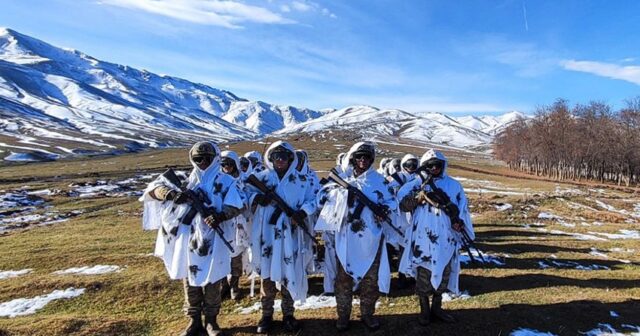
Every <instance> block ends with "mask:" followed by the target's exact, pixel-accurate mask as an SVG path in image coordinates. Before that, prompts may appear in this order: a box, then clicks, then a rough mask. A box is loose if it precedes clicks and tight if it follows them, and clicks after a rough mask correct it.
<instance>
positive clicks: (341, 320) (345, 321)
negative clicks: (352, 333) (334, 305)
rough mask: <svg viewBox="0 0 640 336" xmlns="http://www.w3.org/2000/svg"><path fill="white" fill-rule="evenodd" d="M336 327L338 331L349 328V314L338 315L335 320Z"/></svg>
mask: <svg viewBox="0 0 640 336" xmlns="http://www.w3.org/2000/svg"><path fill="white" fill-rule="evenodd" d="M336 329H338V332H343V331H347V330H349V315H347V316H338V320H337V321H336Z"/></svg>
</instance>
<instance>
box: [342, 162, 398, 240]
mask: <svg viewBox="0 0 640 336" xmlns="http://www.w3.org/2000/svg"><path fill="white" fill-rule="evenodd" d="M329 179H330V180H333V181H334V182H335V183H337V184H338V185H339V186H341V187H343V188H345V189H347V190H348V191H349V192H351V193H353V195H355V196H356V198H357V199H358V200H359V201H360V202H362V204H364V205H365V206H366V207H368V208H369V209H370V210H371V211H372V212H373V213H374V214H375V215H376V216H377V217H380V218H382V219H383V220H384V222H385V223H387V225H389V226H390V227H391V228H392V229H393V230H394V231H395V232H397V233H398V234H399V235H400V237H402V238H404V233H403V232H402V231H401V230H400V229H398V228H397V227H396V226H395V225H393V223H392V222H391V218H389V213H388V212H387V210H385V208H384V207H383V206H381V205H379V204H378V203H376V202H374V201H372V200H370V199H369V197H367V195H365V194H364V193H363V192H362V191H361V190H360V189H358V188H356V187H354V186H352V185H351V184H349V182H347V181H345V180H344V179H342V177H340V174H339V173H338V171H337V170H336V169H335V168H331V171H329Z"/></svg>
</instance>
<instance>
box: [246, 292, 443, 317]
mask: <svg viewBox="0 0 640 336" xmlns="http://www.w3.org/2000/svg"><path fill="white" fill-rule="evenodd" d="M443 301H444V297H443ZM281 303H282V300H280V299H278V300H275V301H274V304H273V308H274V309H275V311H280V310H281V308H280V304H281ZM352 304H353V305H354V306H355V305H360V300H359V299H353V302H352ZM293 305H294V307H295V308H296V310H308V309H322V308H335V307H336V306H337V303H336V297H335V296H324V295H318V296H316V295H312V296H309V297H307V298H306V299H305V301H304V302H302V301H296V302H294V304H293ZM379 305H380V302H379V301H378V302H376V307H378V306H379ZM260 308H261V304H260V302H256V303H254V304H253V305H251V306H249V307H244V308H243V307H238V308H237V309H236V310H235V312H236V313H238V314H242V315H246V314H251V313H254V312H257V311H259V310H260Z"/></svg>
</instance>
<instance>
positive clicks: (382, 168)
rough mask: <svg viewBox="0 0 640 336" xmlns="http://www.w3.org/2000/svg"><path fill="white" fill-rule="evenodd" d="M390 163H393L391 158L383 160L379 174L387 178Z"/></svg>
mask: <svg viewBox="0 0 640 336" xmlns="http://www.w3.org/2000/svg"><path fill="white" fill-rule="evenodd" d="M389 162H391V158H388V157H386V158H383V159H382V160H380V166H379V167H378V173H380V174H381V175H382V176H384V177H386V176H387V175H386V173H387V164H389Z"/></svg>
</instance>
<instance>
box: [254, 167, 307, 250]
mask: <svg viewBox="0 0 640 336" xmlns="http://www.w3.org/2000/svg"><path fill="white" fill-rule="evenodd" d="M247 183H249V184H251V185H252V186H254V187H256V188H258V190H260V192H261V193H263V194H264V195H265V196H267V197H268V198H270V199H272V200H274V201H275V202H276V206H277V207H278V208H279V209H280V210H282V212H284V213H285V215H287V217H289V218H291V219H293V220H294V221H295V222H296V223H297V224H299V226H300V227H301V228H300V229H301V230H302V232H304V233H305V234H306V235H307V236H308V237H309V238H311V241H312V242H313V244H315V245H317V244H318V241H317V240H316V237H314V236H313V235H312V234H311V233H309V231H307V229H306V228H305V227H304V218H301V217H300V216H299V215H297V214H296V211H295V210H293V208H292V207H290V206H289V204H287V202H285V200H283V199H282V197H280V195H278V194H277V193H276V192H275V191H273V190H271V189H269V187H267V186H266V185H265V184H264V183H262V181H260V179H259V178H257V177H256V176H255V175H253V174H252V175H249V177H248V178H247Z"/></svg>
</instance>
